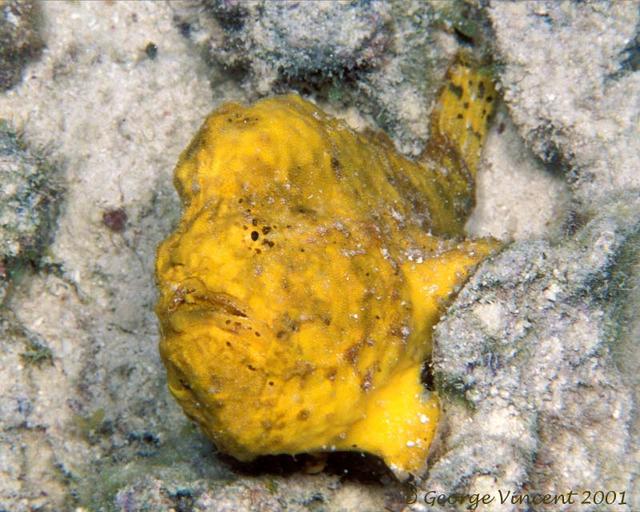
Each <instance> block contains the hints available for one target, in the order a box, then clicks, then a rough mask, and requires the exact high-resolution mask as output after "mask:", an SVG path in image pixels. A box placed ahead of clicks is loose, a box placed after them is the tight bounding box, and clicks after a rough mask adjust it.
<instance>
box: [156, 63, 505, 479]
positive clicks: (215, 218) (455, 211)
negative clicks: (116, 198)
mask: <svg viewBox="0 0 640 512" xmlns="http://www.w3.org/2000/svg"><path fill="white" fill-rule="evenodd" d="M447 80H448V82H447V84H446V85H445V86H444V88H443V90H442V91H441V93H440V97H439V101H438V103H437V105H436V107H435V108H434V112H433V114H432V118H431V132H432V137H431V139H430V142H429V144H428V145H427V149H426V151H425V155H424V157H423V158H422V159H421V160H420V161H417V162H416V161H412V160H409V159H407V158H405V157H403V156H402V155H400V154H399V153H397V152H396V151H395V149H394V148H393V145H392V144H391V142H390V141H389V139H388V138H386V137H385V136H382V135H379V134H378V135H368V134H361V133H356V132H355V131H353V130H352V129H350V128H349V127H348V126H347V125H346V124H345V123H344V122H343V121H340V120H337V119H334V118H332V117H331V116H329V115H327V114H325V113H324V112H323V111H322V110H321V109H320V108H318V107H317V106H316V105H314V104H313V103H311V102H308V101H305V100H304V99H302V98H301V97H299V96H297V95H295V94H291V95H287V96H280V97H273V98H267V99H263V100H261V101H258V102H256V103H255V104H253V105H251V106H243V105H240V104H237V103H229V104H226V105H224V106H222V107H221V108H219V109H218V110H216V111H214V112H213V113H212V114H211V115H210V116H209V117H208V118H207V119H206V120H205V122H204V124H203V126H202V127H201V129H200V130H199V132H198V133H197V135H196V136H195V138H194V139H193V141H192V142H191V144H190V145H189V147H188V148H187V149H186V150H185V151H184V152H183V154H182V155H181V157H180V160H179V162H178V164H177V167H176V171H175V185H176V188H177V190H178V193H179V195H180V199H181V201H182V204H183V215H182V219H181V221H180V223H179V225H178V227H177V228H176V230H175V231H174V232H173V233H172V234H171V235H170V236H169V237H168V238H167V239H166V240H165V241H164V242H163V243H162V244H161V245H160V247H159V249H158V254H157V262H156V279H157V283H158V289H159V299H158V303H157V307H156V312H157V315H158V318H159V320H160V325H161V342H160V353H161V356H162V359H163V362H164V364H165V366H166V368H167V377H168V384H169V389H170V391H171V393H172V394H173V396H174V397H175V398H176V399H177V401H178V402H179V403H180V405H181V406H182V407H183V409H184V411H185V413H186V414H187V415H188V416H189V417H190V418H192V419H193V420H195V421H196V422H197V423H198V424H199V425H200V426H201V427H202V428H203V430H204V431H205V432H206V433H207V434H208V436H209V437H210V438H211V439H212V440H213V441H214V442H215V443H216V445H217V446H218V448H219V449H220V450H222V451H224V452H226V453H229V454H231V455H233V456H234V457H236V458H238V459H240V460H244V461H246V460H251V459H253V458H255V457H256V456H259V455H265V454H280V453H289V454H296V453H303V452H306V453H314V452H324V451H333V450H356V451H364V452H369V453H372V454H374V455H377V456H380V457H381V458H382V459H383V460H384V461H385V462H386V463H387V464H388V465H389V467H391V468H392V469H393V470H394V471H395V472H396V473H397V474H398V475H406V474H408V473H417V472H418V471H419V470H420V468H421V467H422V466H423V465H424V463H425V460H426V455H427V452H428V449H429V446H430V444H431V442H432V439H433V436H434V434H435V430H436V427H437V424H438V418H439V414H440V408H439V403H438V398H437V396H436V394H435V393H434V392H431V391H428V390H425V389H424V386H423V385H422V383H421V380H420V375H421V371H422V369H423V365H424V364H425V361H428V360H429V357H430V354H431V348H432V347H431V332H432V328H433V326H434V325H435V324H436V322H437V321H438V318H439V316H440V315H441V314H442V312H443V309H444V307H445V306H446V304H447V303H448V301H449V300H450V299H451V297H452V294H453V293H454V292H455V291H456V290H457V289H458V288H459V286H460V285H461V284H462V283H463V282H464V281H465V279H466V277H467V276H468V274H469V272H470V271H471V270H472V269H473V267H474V266H475V265H476V264H477V263H478V262H479V261H481V260H482V259H483V258H485V257H486V256H487V255H488V254H490V253H492V252H493V251H495V250H496V248H497V243H496V242H495V241H493V240H490V239H480V240H465V239H464V238H463V236H464V222H465V220H466V218H467V217H468V215H469V213H470V211H471V209H472V207H473V202H474V180H475V173H476V168H477V165H478V162H479V158H480V149H481V145H482V142H483V140H484V137H485V134H486V130H487V125H488V118H489V117H490V114H491V111H492V107H493V103H494V98H495V91H494V89H493V86H492V82H491V80H490V79H489V78H488V77H487V76H484V75H483V74H482V73H480V72H479V71H478V70H477V69H474V68H473V67H471V66H469V65H467V64H465V63H464V62H463V61H458V62H457V63H456V64H455V65H454V66H453V67H452V68H451V69H450V70H449V72H448V76H447Z"/></svg>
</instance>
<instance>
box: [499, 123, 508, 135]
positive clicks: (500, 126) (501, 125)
mask: <svg viewBox="0 0 640 512" xmlns="http://www.w3.org/2000/svg"><path fill="white" fill-rule="evenodd" d="M505 128H506V126H505V125H504V123H500V124H499V125H498V133H503V132H504V129H505Z"/></svg>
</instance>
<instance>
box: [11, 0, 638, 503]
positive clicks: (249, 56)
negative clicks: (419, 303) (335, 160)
mask: <svg viewBox="0 0 640 512" xmlns="http://www.w3.org/2000/svg"><path fill="white" fill-rule="evenodd" d="M639 30H640V4H639V3H638V2H632V1H627V2H613V1H612V2H606V1H601V2H579V1H549V2H543V1H531V2H526V1H519V2H499V1H495V2H493V1H486V2H485V1H468V2H465V1H453V0H452V1H442V2H431V3H427V2H422V1H419V0H415V1H411V0H405V1H401V0H389V1H376V0H372V1H365V0H358V1H352V2H328V1H327V2H269V1H258V2H240V1H234V0H205V1H201V2H195V1H194V2H178V1H176V2H173V1H169V2H141V1H140V2H139V1H136V2H126V1H104V2H103V1H79V2H77V1H68V2H66V1H47V2H31V1H29V0H5V1H4V2H0V119H2V121H1V124H0V303H1V306H0V308H1V309H0V510H2V511H5V510H6V511H11V512H13V511H31V510H43V511H49V510H51V511H58V510H86V511H89V510H91V511H93V510H95V511H99V510H105V511H107V510H117V511H137V510H158V511H164V510H166V511H169V510H175V511H191V510H194V511H227V510H228V511H243V510H247V511H281V510H287V511H296V510H301V511H302V510H316V511H321V510H322V511H325V510H326V511H382V510H389V511H400V510H403V509H408V510H416V511H417V510H421V511H422V510H443V511H444V510H468V509H469V507H473V499H474V496H476V495H477V496H480V497H481V496H484V495H487V496H489V497H490V498H491V497H492V498H493V500H492V501H491V502H490V503H477V504H476V507H475V508H476V509H477V510H487V511H489V510H491V511H493V510H499V511H520V510H523V511H524V510H579V511H582V510H585V511H586V510H616V511H629V512H630V511H634V510H639V509H640V489H639V488H638V487H639V485H640V482H639V481H638V478H639V477H638V474H639V473H640V446H639V444H640V441H639V439H640V436H639V434H640V432H639V429H640V422H639V419H638V403H639V400H640V391H639V390H640V386H639V384H640V383H639V382H638V380H639V379H640V377H639V375H640V371H639V370H640V348H639V347H640V321H639V320H638V315H637V312H638V311H639V310H640V215H639V214H640V70H639V67H640V32H639ZM460 48H465V49H467V50H469V49H471V50H472V51H474V52H478V53H480V54H482V55H483V56H484V57H486V58H489V59H491V61H492V63H493V64H492V71H493V73H494V74H495V78H496V81H497V83H498V84H499V89H500V92H501V95H502V97H503V100H502V102H501V105H500V106H499V108H498V113H497V115H496V118H495V120H494V123H493V128H492V130H491V133H490V135H489V138H488V140H487V145H486V149H485V153H484V157H483V165H482V171H481V174H480V176H479V177H478V193H477V197H478V204H477V207H476V210H475V212H474V215H473V216H472V218H471V219H470V220H469V223H468V225H467V228H468V231H469V233H470V234H471V235H481V236H484V235H492V236H495V237H497V238H499V239H501V240H503V241H504V242H505V249H504V250H503V251H502V252H501V253H500V254H499V255H497V256H496V257H494V258H492V259H490V260H489V261H487V262H485V263H484V264H482V265H481V266H480V267H479V269H478V270H477V272H476V273H475V275H474V276H473V277H472V278H471V279H470V281H469V282H468V283H467V285H466V286H465V287H464V288H463V289H462V291H461V292H460V293H459V294H458V296H457V299H456V300H455V302H454V303H453V304H452V306H451V307H450V308H449V310H448V312H447V314H446V316H445V317H444V318H443V320H442V321H441V322H440V324H439V325H438V327H437V329H436V332H435V354H434V361H433V367H434V379H435V385H436V387H437V389H438V391H439V393H440V395H441V397H442V400H443V406H444V411H445V414H444V421H443V423H442V425H441V428H440V435H439V440H438V443H437V445H436V446H435V447H434V450H433V452H432V455H431V457H430V461H429V467H428V472H426V473H425V474H424V475H421V477H420V478H417V479H416V480H415V481H414V482H413V483H412V484H411V485H406V484H405V485H402V484H400V483H399V482H397V481H395V480H394V479H393V478H392V477H391V475H390V474H389V473H388V472H386V471H385V470H384V468H383V467H381V466H380V464H379V463H378V462H376V461H375V460H371V459H370V458H363V457H360V456H359V455H357V454H356V455H354V456H349V457H347V456H344V457H342V458H340V457H339V456H336V457H334V458H333V459H330V461H329V464H328V466H327V467H326V468H325V470H324V471H323V472H321V473H319V474H312V473H314V471H311V470H310V469H309V467H308V466H309V465H308V464H305V462H309V461H305V458H304V457H300V458H299V459H298V460H293V459H289V458H271V459H266V460H263V461H260V462H259V463H258V464H254V465H249V466H246V465H244V466H243V465H238V464H236V463H234V461H232V460H229V458H227V457H224V456H221V455H219V454H217V453H216V451H215V447H214V446H213V445H212V444H211V443H210V442H209V441H207V440H206V438H204V437H203V436H202V434H200V433H199V431H198V430H197V429H196V428H195V427H194V426H193V425H192V424H191V423H190V422H189V421H188V420H187V419H186V418H185V417H184V415H183V414H182V412H181V410H180V409H179V407H178V406H177V405H176V404H175V403H174V401H173V399H172V398H171V397H170V395H169V393H168V390H167V388H166V382H165V374H164V369H163V367H162V364H161V362H160V358H159V355H158V352H157V343H158V329H157V323H156V319H155V316H154V314H153V305H154V302H155V287H154V281H153V265H154V256H155V248H156V246H157V244H158V243H159V241H160V240H162V239H163V238H164V237H166V235H167V234H168V233H169V232H170V231H171V229H172V226H173V225H175V223H176V221H177V219H178V216H179V203H178V199H177V196H176V194H175V191H174V190H173V187H172V170H173V166H174V165H175V162H176V160H177V157H178V155H179V153H180V151H181V150H182V149H183V148H184V147H185V146H186V145H187V143H188V142H189V140H190V138H191V136H192V135H193V133H194V132H195V130H196V129H197V127H198V126H199V124H200V123H201V122H202V120H203V118H204V117H205V116H206V115H207V113H208V112H209V111H211V110H212V109H214V108H215V107H217V106H219V105H221V104H222V103H223V102H225V101H228V100H241V101H251V100H254V99H257V98H260V97H263V96H266V95H269V94H277V93H283V92H287V91H291V90H295V91H298V92H299V93H301V94H303V95H305V96H306V97H309V98H311V99H313V100H315V101H316V102H317V103H318V104H319V105H321V106H322V107H323V108H324V109H325V110H327V111H329V112H332V113H334V114H335V115H339V116H341V117H343V118H345V119H346V120H347V121H348V122H349V123H351V124H352V125H353V126H354V127H356V128H373V129H382V130H384V131H386V132H387V133H388V134H389V135H390V136H391V137H392V139H393V141H394V142H395V144H396V146H397V147H398V149H399V150H400V151H402V152H404V153H405V154H407V155H408V156H416V155H418V154H419V153H420V151H421V150H422V149H423V148H424V143H425V139H426V137H427V134H428V115H429V112H430V109H431V107H432V104H433V99H434V96H435V94H436V91H437V90H438V88H439V86H440V84H441V83H442V76H443V74H444V72H445V70H446V68H447V66H448V64H449V63H450V62H451V59H452V58H453V56H454V55H455V54H456V52H457V51H459V49H460ZM414 491H415V492H414ZM508 492H510V493H511V496H512V495H514V494H515V495H520V496H525V495H526V496H529V497H533V496H543V495H545V494H548V495H550V496H562V497H564V498H565V499H566V497H567V495H568V493H570V492H574V493H575V496H574V498H573V500H572V501H573V502H572V503H571V502H566V503H564V504H563V503H562V502H559V503H555V504H544V503H540V504H538V503H536V504H532V503H529V504H527V503H526V502H524V501H522V499H521V500H520V501H518V500H515V502H512V501H511V500H510V499H507V500H505V502H504V503H501V498H503V497H504V495H506V493H508ZM599 492H602V502H601V503H599V497H600V494H598V493H599ZM585 493H591V497H590V501H591V502H590V503H583V501H584V500H585V498H586V497H587V496H586V494H585ZM611 493H614V494H611ZM623 493H624V494H623ZM440 494H442V495H444V496H448V497H451V496H454V498H455V497H456V496H457V497H458V499H449V500H448V501H447V502H442V500H441V502H440V503H438V502H434V501H433V500H432V499H431V498H433V497H434V496H435V495H440ZM614 495H615V500H616V501H615V502H614V503H607V502H606V501H605V496H608V498H606V499H608V500H609V501H610V500H611V499H612V498H613V496H614ZM622 497H623V499H624V503H622V502H621V498H622ZM414 498H415V499H414ZM412 501H415V503H409V502H412ZM567 501H571V500H567Z"/></svg>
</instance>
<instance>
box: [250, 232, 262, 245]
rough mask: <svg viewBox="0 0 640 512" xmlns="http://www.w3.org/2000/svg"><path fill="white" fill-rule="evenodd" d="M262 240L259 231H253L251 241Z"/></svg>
mask: <svg viewBox="0 0 640 512" xmlns="http://www.w3.org/2000/svg"><path fill="white" fill-rule="evenodd" d="M258 238H260V234H259V233H258V232H257V231H252V232H251V240H253V241H254V242H255V241H256V240H257V239H258Z"/></svg>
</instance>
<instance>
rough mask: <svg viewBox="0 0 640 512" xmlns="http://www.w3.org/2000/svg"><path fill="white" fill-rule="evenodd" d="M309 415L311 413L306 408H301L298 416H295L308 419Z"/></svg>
mask: <svg viewBox="0 0 640 512" xmlns="http://www.w3.org/2000/svg"><path fill="white" fill-rule="evenodd" d="M310 415H311V413H310V412H309V410H308V409H302V410H301V411H300V412H299V413H298V416H296V417H297V418H298V419H299V420H300V421H306V420H308V419H309V416H310Z"/></svg>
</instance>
